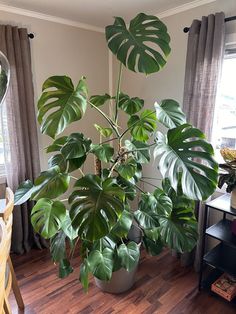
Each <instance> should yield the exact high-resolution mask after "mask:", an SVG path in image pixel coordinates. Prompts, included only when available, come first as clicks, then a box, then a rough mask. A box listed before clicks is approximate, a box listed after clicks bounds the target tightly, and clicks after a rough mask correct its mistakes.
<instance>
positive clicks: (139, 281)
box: [10, 250, 236, 314]
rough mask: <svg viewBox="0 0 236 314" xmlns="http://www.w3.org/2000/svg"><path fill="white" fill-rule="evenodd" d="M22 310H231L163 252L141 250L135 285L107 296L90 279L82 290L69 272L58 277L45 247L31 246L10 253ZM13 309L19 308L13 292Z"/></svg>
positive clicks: (173, 313) (202, 313) (106, 313)
mask: <svg viewBox="0 0 236 314" xmlns="http://www.w3.org/2000/svg"><path fill="white" fill-rule="evenodd" d="M13 264H14V267H15V271H16V275H17V278H18V280H19V284H20V288H21V291H22V295H23V299H24V301H25V304H26V308H25V312H24V313H26V314H35V313H36V314H67V313H69V314H72V313H74V314H77V313H80V314H88V313H101V314H110V313H124V314H131V313H135V314H139V313H146V314H147V313H150V314H152V313H158V314H167V313H169V314H182V313H187V314H208V313H209V314H231V313H234V314H235V313H236V309H235V308H234V307H233V306H232V305H231V304H229V303H227V302H226V301H224V300H222V299H221V298H220V297H219V298H218V297H215V296H211V295H209V294H208V293H207V292H201V293H198V291H197V274H195V273H194V272H193V271H192V269H191V268H182V267H180V265H179V261H178V260H176V259H175V258H174V257H172V256H171V255H170V253H169V252H168V251H166V252H164V253H162V254H161V255H160V256H158V257H156V258H150V257H147V256H146V255H143V256H142V258H141V261H140V265H139V270H138V273H137V277H136V283H135V286H134V287H133V288H132V289H131V290H130V291H129V292H126V293H123V294H120V295H111V294H107V293H103V292H101V291H100V290H99V289H98V288H97V287H96V286H95V285H94V282H93V279H91V284H90V290H89V292H88V294H84V293H83V291H82V288H81V285H80V283H79V281H78V276H79V275H78V271H76V268H77V267H78V264H79V259H78V258H75V259H74V260H73V266H74V268H75V271H74V273H73V274H72V275H71V276H69V277H68V278H66V279H63V280H62V279H58V278H57V276H56V267H55V266H54V265H53V263H52V262H51V260H50V256H49V253H48V251H47V250H43V251H38V250H33V251H31V252H30V253H29V254H27V255H25V256H13ZM10 303H11V305H12V309H13V313H22V312H18V309H17V307H16V304H15V301H14V298H13V296H12V295H11V297H10Z"/></svg>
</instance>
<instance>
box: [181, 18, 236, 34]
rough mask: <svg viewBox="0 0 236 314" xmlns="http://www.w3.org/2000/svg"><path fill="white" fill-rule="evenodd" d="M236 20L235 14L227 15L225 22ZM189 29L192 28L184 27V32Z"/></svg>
mask: <svg viewBox="0 0 236 314" xmlns="http://www.w3.org/2000/svg"><path fill="white" fill-rule="evenodd" d="M234 20H236V15H235V16H230V17H226V18H225V22H230V21H234ZM189 30H190V27H185V28H184V29H183V32H184V33H188V31H189Z"/></svg>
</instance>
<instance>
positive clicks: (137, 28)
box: [106, 13, 170, 74]
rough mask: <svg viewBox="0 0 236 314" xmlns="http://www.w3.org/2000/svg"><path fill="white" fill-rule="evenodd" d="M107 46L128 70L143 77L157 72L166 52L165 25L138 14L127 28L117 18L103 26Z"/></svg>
mask: <svg viewBox="0 0 236 314" xmlns="http://www.w3.org/2000/svg"><path fill="white" fill-rule="evenodd" d="M106 39H107V42H108V47H109V48H110V50H111V51H112V52H113V54H114V55H116V57H117V59H118V60H119V61H120V62H122V63H123V64H124V65H125V66H126V67H127V68H128V69H130V70H132V71H135V72H142V73H145V74H150V73H155V72H158V71H159V70H160V69H161V68H162V67H163V66H164V65H165V64H166V57H167V56H168V55H169V53H170V46H169V42H170V37H169V35H168V33H167V28H166V26H165V25H164V24H163V23H162V22H161V21H160V20H159V19H158V18H157V17H156V16H152V15H146V14H144V13H140V14H138V15H137V16H136V17H135V18H134V19H133V20H131V22H130V25H129V28H127V27H126V24H125V21H124V20H123V19H122V18H121V17H116V18H115V22H114V24H113V25H109V26H107V27H106Z"/></svg>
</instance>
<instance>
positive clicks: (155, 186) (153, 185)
mask: <svg viewBox="0 0 236 314" xmlns="http://www.w3.org/2000/svg"><path fill="white" fill-rule="evenodd" d="M140 181H141V182H143V183H145V184H149V185H150V186H152V187H154V188H158V186H157V185H155V184H152V183H150V182H147V181H145V180H142V179H140Z"/></svg>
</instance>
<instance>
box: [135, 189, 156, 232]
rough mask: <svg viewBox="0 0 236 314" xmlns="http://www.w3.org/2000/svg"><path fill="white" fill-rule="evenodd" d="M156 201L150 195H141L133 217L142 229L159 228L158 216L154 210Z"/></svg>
mask: <svg viewBox="0 0 236 314" xmlns="http://www.w3.org/2000/svg"><path fill="white" fill-rule="evenodd" d="M156 208H157V200H156V198H155V196H153V195H152V194H150V193H146V194H142V196H141V200H140V202H139V205H138V210H136V211H135V212H134V217H135V219H136V220H137V222H138V223H139V225H140V226H141V227H142V228H143V229H152V228H156V227H159V220H158V218H159V215H158V212H157V210H156Z"/></svg>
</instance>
